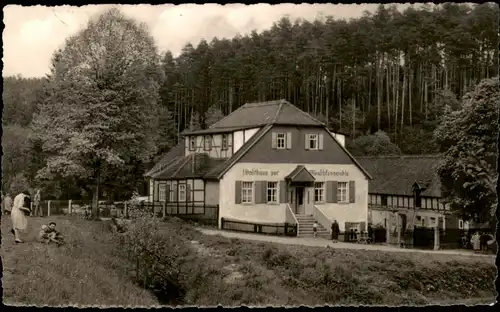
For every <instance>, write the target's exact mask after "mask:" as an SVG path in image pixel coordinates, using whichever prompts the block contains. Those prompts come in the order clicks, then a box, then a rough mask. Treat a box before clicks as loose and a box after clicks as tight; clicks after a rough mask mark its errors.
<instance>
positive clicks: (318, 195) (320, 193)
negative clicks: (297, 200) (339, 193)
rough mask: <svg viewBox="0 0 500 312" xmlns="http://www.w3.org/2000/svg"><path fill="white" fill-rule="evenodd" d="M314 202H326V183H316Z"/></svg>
mask: <svg viewBox="0 0 500 312" xmlns="http://www.w3.org/2000/svg"><path fill="white" fill-rule="evenodd" d="M314 202H316V203H323V202H325V182H315V183H314Z"/></svg>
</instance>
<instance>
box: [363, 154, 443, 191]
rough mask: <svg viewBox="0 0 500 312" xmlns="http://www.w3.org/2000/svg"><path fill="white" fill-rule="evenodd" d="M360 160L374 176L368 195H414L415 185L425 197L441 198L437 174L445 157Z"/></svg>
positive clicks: (368, 158)
mask: <svg viewBox="0 0 500 312" xmlns="http://www.w3.org/2000/svg"><path fill="white" fill-rule="evenodd" d="M356 159H357V161H358V162H359V163H360V164H361V166H363V168H365V169H366V170H367V171H368V172H369V173H370V175H371V176H372V177H373V179H372V180H370V181H369V182H368V185H369V186H368V192H369V193H377V194H395V195H407V196H412V195H413V184H414V183H415V182H417V184H418V185H419V186H420V187H421V188H423V190H422V193H421V195H422V196H432V197H441V183H440V182H439V176H438V174H437V167H438V166H439V164H440V162H441V160H442V156H440V155H407V156H365V157H356Z"/></svg>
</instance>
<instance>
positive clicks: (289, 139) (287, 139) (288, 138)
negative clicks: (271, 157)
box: [286, 132, 292, 149]
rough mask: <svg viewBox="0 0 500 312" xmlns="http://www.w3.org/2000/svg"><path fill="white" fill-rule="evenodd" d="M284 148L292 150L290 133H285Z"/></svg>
mask: <svg viewBox="0 0 500 312" xmlns="http://www.w3.org/2000/svg"><path fill="white" fill-rule="evenodd" d="M286 148H287V149H292V133H291V132H287V133H286Z"/></svg>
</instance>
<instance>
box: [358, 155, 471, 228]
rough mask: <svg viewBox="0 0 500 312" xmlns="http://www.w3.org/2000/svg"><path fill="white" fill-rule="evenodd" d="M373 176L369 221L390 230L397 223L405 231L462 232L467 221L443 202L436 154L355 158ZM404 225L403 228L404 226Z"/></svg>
mask: <svg viewBox="0 0 500 312" xmlns="http://www.w3.org/2000/svg"><path fill="white" fill-rule="evenodd" d="M356 159H357V160H358V162H359V163H360V164H361V165H362V166H363V168H365V169H366V170H367V171H368V172H369V173H370V175H371V176H372V177H373V179H372V180H370V182H369V187H368V188H369V191H368V192H369V199H368V206H369V207H370V221H371V223H372V224H373V225H377V224H378V225H381V226H383V227H384V228H387V226H390V228H391V230H392V231H394V229H395V227H396V223H397V221H396V219H395V218H393V217H392V216H391V213H393V214H397V216H398V217H399V218H400V219H399V224H400V226H402V227H406V228H409V227H411V226H412V225H415V226H420V227H429V228H430V227H435V226H436V225H439V226H440V227H441V228H442V229H457V228H458V229H466V228H468V226H469V222H467V221H464V220H461V219H459V218H458V217H456V216H455V215H453V214H452V213H451V211H450V207H449V205H448V204H446V203H444V202H443V198H442V195H441V183H440V181H439V177H438V174H437V167H438V166H439V164H440V162H441V160H442V157H441V156H440V155H408V156H369V157H356ZM406 225H407V226H406Z"/></svg>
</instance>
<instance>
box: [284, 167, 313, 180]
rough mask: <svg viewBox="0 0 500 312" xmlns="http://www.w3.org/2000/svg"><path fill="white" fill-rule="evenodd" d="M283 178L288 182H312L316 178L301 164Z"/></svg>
mask: <svg viewBox="0 0 500 312" xmlns="http://www.w3.org/2000/svg"><path fill="white" fill-rule="evenodd" d="M285 180H289V181H290V182H314V181H316V179H315V178H314V177H313V175H312V174H311V173H310V172H309V171H308V170H307V169H306V167H304V166H302V165H298V166H297V167H295V169H293V170H292V172H290V173H289V174H288V175H287V176H286V177H285Z"/></svg>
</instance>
